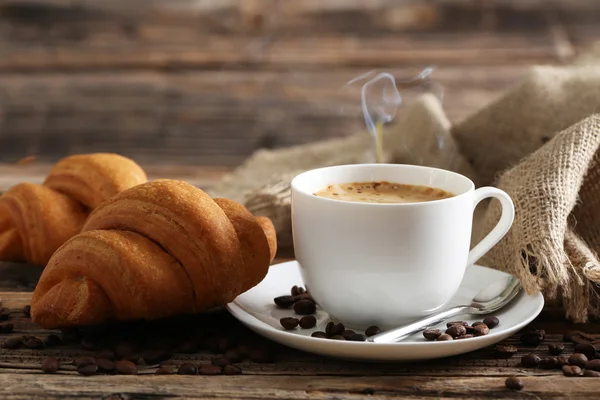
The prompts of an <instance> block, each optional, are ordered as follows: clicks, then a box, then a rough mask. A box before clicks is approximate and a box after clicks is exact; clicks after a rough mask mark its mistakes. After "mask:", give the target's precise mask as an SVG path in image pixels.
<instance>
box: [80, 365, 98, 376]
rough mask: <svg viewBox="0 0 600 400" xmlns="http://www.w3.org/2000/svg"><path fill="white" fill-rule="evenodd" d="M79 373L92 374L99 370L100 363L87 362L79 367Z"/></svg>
mask: <svg viewBox="0 0 600 400" xmlns="http://www.w3.org/2000/svg"><path fill="white" fill-rule="evenodd" d="M77 372H78V373H79V375H83V376H90V375H94V374H96V373H97V372H98V365H96V364H85V365H81V366H79V367H77Z"/></svg>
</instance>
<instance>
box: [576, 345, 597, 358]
mask: <svg viewBox="0 0 600 400" xmlns="http://www.w3.org/2000/svg"><path fill="white" fill-rule="evenodd" d="M573 352H574V353H583V354H585V356H586V357H587V358H588V359H590V360H591V359H593V358H595V357H596V348H595V347H594V346H593V345H592V344H590V343H579V344H576V345H575V347H574V348H573Z"/></svg>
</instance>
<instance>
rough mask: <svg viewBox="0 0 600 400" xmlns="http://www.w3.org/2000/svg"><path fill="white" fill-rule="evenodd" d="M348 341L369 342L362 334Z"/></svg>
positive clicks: (355, 335) (357, 334) (356, 334)
mask: <svg viewBox="0 0 600 400" xmlns="http://www.w3.org/2000/svg"><path fill="white" fill-rule="evenodd" d="M348 340H350V341H352V342H364V341H365V340H367V337H366V336H365V335H363V334H362V333H355V334H354V335H352V336H351V337H350V339H348Z"/></svg>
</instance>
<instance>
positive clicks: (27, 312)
mask: <svg viewBox="0 0 600 400" xmlns="http://www.w3.org/2000/svg"><path fill="white" fill-rule="evenodd" d="M23 314H25V316H26V317H27V318H31V306H30V305H29V304H28V305H26V306H25V307H23Z"/></svg>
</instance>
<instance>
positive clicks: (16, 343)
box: [2, 337, 23, 350]
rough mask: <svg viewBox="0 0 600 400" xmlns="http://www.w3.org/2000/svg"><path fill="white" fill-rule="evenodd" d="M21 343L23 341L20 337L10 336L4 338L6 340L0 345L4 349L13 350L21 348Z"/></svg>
mask: <svg viewBox="0 0 600 400" xmlns="http://www.w3.org/2000/svg"><path fill="white" fill-rule="evenodd" d="M22 345H23V342H22V341H21V338H17V337H11V338H8V339H6V341H5V342H4V343H3V344H2V347H4V348H5V349H10V350H15V349H19V348H21V346H22Z"/></svg>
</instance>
